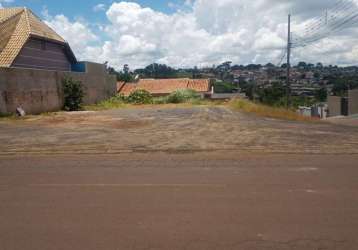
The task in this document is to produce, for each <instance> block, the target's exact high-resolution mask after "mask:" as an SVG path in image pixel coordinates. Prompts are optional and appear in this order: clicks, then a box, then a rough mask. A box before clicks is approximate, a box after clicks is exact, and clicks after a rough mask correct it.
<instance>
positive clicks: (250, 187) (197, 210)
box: [0, 151, 358, 250]
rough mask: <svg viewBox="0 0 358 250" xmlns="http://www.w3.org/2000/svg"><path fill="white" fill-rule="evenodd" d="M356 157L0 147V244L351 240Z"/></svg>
mask: <svg viewBox="0 0 358 250" xmlns="http://www.w3.org/2000/svg"><path fill="white" fill-rule="evenodd" d="M357 162H358V155H333V154H332V155H320V154H317V155H312V154H286V155H280V154H260V155H255V154H252V153H238V152H225V151H216V152H211V153H196V154H168V153H159V152H158V153H147V154H121V155H77V156H70V155H47V156H20V155H17V156H2V157H0V249H1V250H24V249H27V250H38V249H47V250H52V249H66V250H68V249H75V250H82V249H83V250H99V249H106V250H111V249H113V250H118V249H133V250H137V249H138V250H144V249H158V250H167V249H173V250H174V249H190V250H201V249H202V250H211V249H220V250H221V249H225V250H226V249H228V250H231V249H237V250H256V249H257V250H273V249H275V250H277V249H278V250H293V249H294V250H317V249H324V250H331V249H335V250H355V249H358V242H357V232H358V181H357V180H358V165H357Z"/></svg>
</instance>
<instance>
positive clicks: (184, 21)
mask: <svg viewBox="0 0 358 250" xmlns="http://www.w3.org/2000/svg"><path fill="white" fill-rule="evenodd" d="M342 1H343V2H348V1H352V2H353V3H352V4H351V6H350V8H345V12H342V11H341V12H342V13H340V14H342V16H349V15H351V14H352V13H353V14H354V13H358V6H357V3H358V0H169V1H165V0H126V1H122V0H115V1H113V0H0V7H1V6H2V7H11V6H26V7H28V8H30V9H32V10H33V11H34V12H35V13H36V14H37V15H38V16H40V17H41V18H42V19H43V21H44V22H46V24H47V25H49V26H50V27H51V28H53V29H54V30H55V31H56V32H57V33H58V34H59V35H61V36H62V37H63V38H64V39H66V40H67V41H68V42H69V44H70V46H71V47H72V49H73V50H74V52H75V54H76V56H77V57H78V59H79V60H89V61H96V62H102V63H103V62H105V61H108V62H109V64H110V65H111V66H114V67H115V68H117V69H121V68H122V67H123V65H124V64H129V65H130V67H131V68H138V67H144V66H146V65H149V64H150V63H153V62H156V63H164V64H168V65H170V66H174V67H178V68H179V67H192V66H199V67H205V66H211V65H213V64H216V65H217V64H220V63H222V62H224V61H232V62H233V63H235V64H249V63H261V64H265V63H268V62H271V63H275V64H277V63H279V62H280V59H281V58H282V53H283V51H284V48H285V45H286V44H287V42H286V40H287V14H288V13H289V12H291V13H294V15H293V16H292V21H293V23H292V30H293V33H294V34H300V35H301V36H302V35H303V36H309V35H312V34H310V33H307V34H306V35H305V32H304V31H305V30H307V29H306V27H309V26H310V25H313V24H314V23H315V22H317V17H319V16H320V15H322V13H324V12H325V10H326V9H327V8H330V7H332V6H335V4H337V3H338V4H341V5H342V4H343V3H342ZM99 4H101V6H100V8H97V10H96V11H95V10H94V7H95V6H96V5H99ZM335 8H336V9H337V6H336V7H335ZM357 19H358V18H357ZM354 21H355V22H354V23H353V22H352V23H348V24H346V25H345V27H344V29H343V28H341V31H340V32H338V33H334V34H329V37H328V38H326V39H322V40H320V41H318V42H316V43H315V44H314V46H306V47H304V48H301V47H300V48H295V49H294V50H293V52H292V60H293V62H294V63H296V62H299V61H308V62H313V63H315V62H322V63H324V64H339V65H357V64H358V27H357V25H356V23H358V20H354ZM323 28H325V27H323ZM322 32H326V30H325V29H323V30H322ZM305 38H307V39H309V38H310V37H305Z"/></svg>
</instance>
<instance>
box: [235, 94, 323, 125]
mask: <svg viewBox="0 0 358 250" xmlns="http://www.w3.org/2000/svg"><path fill="white" fill-rule="evenodd" d="M229 106H230V107H231V108H233V109H235V110H240V111H244V112H246V113H253V114H256V115H258V116H263V117H269V118H276V119H283V120H291V121H310V122H311V121H318V119H315V118H311V117H306V116H302V115H300V114H297V113H296V112H295V111H293V110H290V109H285V108H279V107H271V106H267V105H262V104H257V103H253V102H250V101H248V100H244V99H235V100H232V101H231V102H230V103H229Z"/></svg>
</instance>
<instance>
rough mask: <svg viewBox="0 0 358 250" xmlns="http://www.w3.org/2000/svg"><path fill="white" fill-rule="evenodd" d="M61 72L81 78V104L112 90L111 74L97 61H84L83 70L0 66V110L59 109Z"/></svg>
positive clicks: (101, 98)
mask: <svg viewBox="0 0 358 250" xmlns="http://www.w3.org/2000/svg"><path fill="white" fill-rule="evenodd" d="M65 76H70V77H72V78H74V79H76V80H80V81H81V82H82V84H83V86H84V89H85V92H86V96H85V98H84V103H85V104H94V103H97V102H99V101H102V100H104V99H106V98H108V97H110V96H113V95H115V94H116V79H115V76H110V75H108V74H107V73H106V71H105V67H104V65H101V64H95V63H86V73H76V72H59V71H46V70H36V69H21V68H0V112H1V113H13V112H15V110H16V108H17V107H18V106H22V107H23V108H24V110H25V111H26V113H28V114H39V113H43V112H49V111H58V110H61V109H62V106H63V93H62V79H63V78H64V77H65Z"/></svg>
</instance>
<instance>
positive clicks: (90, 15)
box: [4, 0, 183, 22]
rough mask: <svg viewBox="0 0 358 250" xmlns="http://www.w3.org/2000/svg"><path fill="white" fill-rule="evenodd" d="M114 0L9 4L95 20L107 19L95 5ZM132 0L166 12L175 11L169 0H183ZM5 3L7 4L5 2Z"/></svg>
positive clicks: (25, 0) (44, 0) (27, 0)
mask: <svg viewBox="0 0 358 250" xmlns="http://www.w3.org/2000/svg"><path fill="white" fill-rule="evenodd" d="M113 2H115V1H112V0H100V1H98V0H50V1H49V0H16V1H15V2H14V3H11V4H7V6H11V5H12V6H26V7H28V8H31V9H32V10H33V11H34V12H35V13H38V14H40V13H41V12H42V10H43V8H45V7H46V8H47V9H48V10H49V13H50V14H52V15H54V14H65V15H66V16H71V17H78V18H86V19H87V20H93V21H99V20H101V21H103V22H104V21H106V17H105V13H103V12H98V13H94V12H93V7H94V6H96V5H97V4H105V5H106V7H108V6H110V5H111V4H112V3H113ZM131 2H136V3H139V4H140V5H141V6H143V7H150V8H152V9H154V10H157V11H161V12H164V13H168V14H170V13H173V12H174V11H175V9H174V8H171V7H169V2H171V3H174V4H180V3H182V2H183V0H172V1H166V0H133V1H131ZM4 5H5V4H4Z"/></svg>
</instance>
